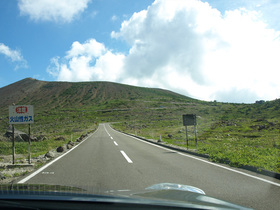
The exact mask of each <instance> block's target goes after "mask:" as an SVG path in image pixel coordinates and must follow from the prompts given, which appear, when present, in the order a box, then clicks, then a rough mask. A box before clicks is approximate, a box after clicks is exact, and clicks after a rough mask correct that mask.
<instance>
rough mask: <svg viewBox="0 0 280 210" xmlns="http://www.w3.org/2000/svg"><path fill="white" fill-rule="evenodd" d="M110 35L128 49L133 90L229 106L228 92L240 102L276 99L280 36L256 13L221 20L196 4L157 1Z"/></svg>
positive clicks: (193, 0) (204, 5) (240, 12)
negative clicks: (166, 91)
mask: <svg viewBox="0 0 280 210" xmlns="http://www.w3.org/2000/svg"><path fill="white" fill-rule="evenodd" d="M111 36H112V37H113V38H121V39H124V40H125V41H127V42H128V43H129V44H130V45H131V49H130V52H129V54H128V56H126V58H125V60H124V62H125V63H124V67H125V69H124V71H125V74H126V75H130V77H132V78H135V80H131V81H134V83H137V84H138V85H141V84H144V83H145V81H149V82H148V84H149V86H154V85H156V86H160V87H163V88H167V89H171V90H174V91H177V92H180V93H183V94H188V95H191V96H193V97H195V98H202V99H205V100H214V99H220V100H222V101H231V100H232V99H233V97H235V96H233V95H232V93H235V94H240V95H243V96H244V97H235V98H238V100H240V102H241V101H243V102H253V100H254V99H266V100H269V99H270V100H271V99H275V98H277V97H279V95H280V94H279V90H280V83H278V81H277V80H278V78H280V71H279V68H280V60H279V59H278V55H279V54H280V39H279V32H278V31H275V30H273V29H269V28H268V27H267V25H266V24H265V22H264V21H262V14H261V13H260V12H257V11H247V10H246V9H238V10H233V11H226V12H225V13H224V15H222V14H221V12H219V11H218V10H216V9H214V8H212V7H211V6H210V5H209V4H208V3H202V2H201V1H198V0H188V1H182V0H174V1H168V0H162V1H159V0H158V1H155V2H154V3H153V4H152V5H151V6H150V7H149V8H148V9H147V10H143V11H140V12H138V13H134V14H133V16H132V17H131V18H130V19H129V20H127V21H124V22H123V23H122V26H121V29H120V31H119V32H112V34H111ZM156 75H157V76H156ZM159 75H160V76H159ZM152 79H154V81H152ZM142 81H143V82H142ZM244 93H246V94H244ZM247 93H251V95H254V97H253V98H254V99H252V98H250V97H248V95H249V94H247ZM241 98H242V99H241ZM233 101H236V100H235V99H234V100H233Z"/></svg>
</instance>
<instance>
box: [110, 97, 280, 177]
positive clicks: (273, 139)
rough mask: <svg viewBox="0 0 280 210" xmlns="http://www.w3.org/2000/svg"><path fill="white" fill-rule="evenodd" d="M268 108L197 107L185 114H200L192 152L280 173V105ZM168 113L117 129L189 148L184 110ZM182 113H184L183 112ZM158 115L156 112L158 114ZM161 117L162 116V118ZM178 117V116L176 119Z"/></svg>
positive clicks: (237, 105)
mask: <svg viewBox="0 0 280 210" xmlns="http://www.w3.org/2000/svg"><path fill="white" fill-rule="evenodd" d="M273 103H274V102H267V103H266V104H263V105H261V104H220V103H213V104H212V105H210V106H209V105H206V104H203V103H202V104H196V105H195V106H193V107H192V108H190V107H189V108H188V109H187V110H188V111H184V112H182V113H181V114H183V113H195V114H197V123H198V125H197V129H198V130H197V136H198V137H197V138H198V147H197V148H196V147H195V141H194V133H193V130H194V127H193V126H189V127H188V134H189V140H190V141H189V148H190V149H197V152H198V153H200V154H208V155H209V157H210V160H211V161H214V162H220V163H228V164H230V165H232V166H236V167H240V166H244V165H250V166H254V167H257V168H260V169H266V170H270V171H274V172H278V173H279V172H280V112H279V104H278V103H279V102H278V103H274V104H273ZM176 110H177V111H175V110H173V111H172V113H170V112H169V111H168V109H167V110H165V114H163V110H161V112H159V110H157V111H158V114H153V115H150V117H146V118H144V117H143V118H142V119H141V120H134V121H125V122H121V123H115V124H113V127H114V128H116V129H119V130H122V131H124V132H127V133H132V134H135V135H138V136H143V137H145V138H147V139H156V140H158V139H159V138H160V136H161V138H162V140H163V141H164V142H166V143H168V144H173V145H178V146H181V147H187V145H186V131H185V127H184V126H182V116H181V114H179V113H180V110H181V108H178V109H176ZM181 111H182V110H181ZM154 112H155V111H154ZM159 113H160V114H159ZM174 113H177V114H176V115H174Z"/></svg>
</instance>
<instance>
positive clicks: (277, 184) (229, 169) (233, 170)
mask: <svg viewBox="0 0 280 210" xmlns="http://www.w3.org/2000/svg"><path fill="white" fill-rule="evenodd" d="M109 127H110V128H111V126H110V125H109ZM111 129H113V128H111ZM113 130H114V129H113ZM114 131H116V130H114ZM116 132H118V133H121V132H119V131H116ZM121 134H123V135H126V136H129V137H131V138H134V139H136V140H138V141H141V142H143V143H146V144H150V145H152V146H155V147H159V148H161V149H164V150H167V151H172V152H176V153H177V154H179V155H182V156H186V157H189V158H192V159H195V160H199V161H202V162H204V163H208V164H210V165H214V166H217V167H220V168H223V169H226V170H228V171H232V172H235V173H238V174H242V175H244V176H248V177H251V178H254V179H257V180H260V181H263V182H266V183H269V184H272V185H275V186H278V187H280V184H279V183H276V182H273V181H269V180H267V179H264V178H260V177H257V176H254V175H251V174H247V173H244V172H241V171H237V170H235V169H232V168H228V167H225V166H222V165H218V164H216V163H213V162H210V161H207V160H203V159H200V158H197V157H194V156H191V155H187V154H184V153H181V152H177V151H176V150H172V149H168V148H165V147H162V146H160V145H156V144H153V143H150V142H147V141H144V140H142V139H138V138H136V137H134V136H130V135H127V134H124V133H121Z"/></svg>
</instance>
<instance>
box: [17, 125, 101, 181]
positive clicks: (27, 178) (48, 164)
mask: <svg viewBox="0 0 280 210" xmlns="http://www.w3.org/2000/svg"><path fill="white" fill-rule="evenodd" d="M98 128H99V126H98ZM98 128H97V130H96V131H95V132H94V133H92V134H90V135H89V136H88V137H86V138H85V139H84V140H83V141H82V142H81V143H80V144H77V145H76V146H74V147H73V148H72V149H70V150H68V151H67V152H65V153H64V154H62V155H60V156H59V157H57V158H56V159H54V160H52V161H51V162H49V163H47V164H46V165H44V166H42V167H41V168H39V169H38V170H37V171H35V172H34V173H32V174H30V175H29V176H27V177H25V178H24V179H22V180H20V181H19V182H18V184H23V183H25V182H26V181H28V180H29V179H31V178H32V177H34V176H36V175H37V174H38V173H40V172H41V171H43V170H44V169H46V168H47V167H49V166H50V165H51V164H53V163H55V162H56V161H58V160H59V159H60V158H62V157H64V156H65V155H67V154H68V153H69V152H71V151H72V150H73V149H75V148H77V147H78V146H80V145H81V144H82V143H84V142H85V141H86V140H87V139H88V138H89V137H91V136H92V135H93V134H95V133H96V132H97V131H98Z"/></svg>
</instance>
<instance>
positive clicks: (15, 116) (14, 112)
mask: <svg viewBox="0 0 280 210" xmlns="http://www.w3.org/2000/svg"><path fill="white" fill-rule="evenodd" d="M9 123H10V124H30V123H34V112H33V106H32V105H16V106H9Z"/></svg>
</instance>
